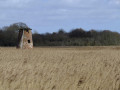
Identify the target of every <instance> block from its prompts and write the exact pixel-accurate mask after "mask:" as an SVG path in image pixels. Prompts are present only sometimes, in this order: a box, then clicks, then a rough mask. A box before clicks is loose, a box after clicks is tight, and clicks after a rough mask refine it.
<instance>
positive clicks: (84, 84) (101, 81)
mask: <svg viewBox="0 0 120 90" xmlns="http://www.w3.org/2000/svg"><path fill="white" fill-rule="evenodd" d="M119 49H120V47H71V48H69V47H66V48H58V47H53V48H49V47H46V48H45V47H44V48H34V49H33V50H16V49H15V48H0V90H120V50H119Z"/></svg>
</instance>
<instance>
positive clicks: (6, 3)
mask: <svg viewBox="0 0 120 90" xmlns="http://www.w3.org/2000/svg"><path fill="white" fill-rule="evenodd" d="M31 1H32V0H0V7H1V8H11V7H12V8H22V7H25V6H27V4H29V3H30V2H31Z"/></svg>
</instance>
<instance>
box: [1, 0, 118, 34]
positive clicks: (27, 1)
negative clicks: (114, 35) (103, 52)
mask: <svg viewBox="0 0 120 90" xmlns="http://www.w3.org/2000/svg"><path fill="white" fill-rule="evenodd" d="M0 13H1V15H0V27H3V26H5V25H10V24H12V23H16V22H24V23H26V24H27V25H28V26H30V27H31V28H32V29H33V30H36V31H38V32H40V33H45V32H54V31H58V29H60V28H63V29H65V30H66V31H70V30H71V29H74V28H83V29H86V30H89V29H97V30H104V29H109V30H113V31H118V32H120V31H119V30H120V25H119V24H120V0H0Z"/></svg>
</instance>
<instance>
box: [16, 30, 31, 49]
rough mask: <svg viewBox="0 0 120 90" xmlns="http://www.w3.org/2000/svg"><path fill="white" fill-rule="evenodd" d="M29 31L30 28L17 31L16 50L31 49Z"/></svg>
mask: <svg viewBox="0 0 120 90" xmlns="http://www.w3.org/2000/svg"><path fill="white" fill-rule="evenodd" d="M31 30H32V29H30V28H22V29H19V34H18V43H17V48H21V49H31V48H33V41H32V32H31Z"/></svg>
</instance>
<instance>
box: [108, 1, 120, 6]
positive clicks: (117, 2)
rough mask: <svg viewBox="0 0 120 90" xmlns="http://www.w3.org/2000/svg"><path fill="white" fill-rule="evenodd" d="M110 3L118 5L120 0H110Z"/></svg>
mask: <svg viewBox="0 0 120 90" xmlns="http://www.w3.org/2000/svg"><path fill="white" fill-rule="evenodd" d="M109 3H110V4H115V5H120V0H110V1H109Z"/></svg>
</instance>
